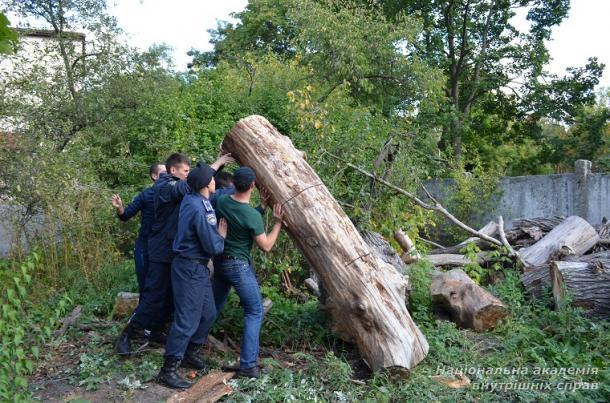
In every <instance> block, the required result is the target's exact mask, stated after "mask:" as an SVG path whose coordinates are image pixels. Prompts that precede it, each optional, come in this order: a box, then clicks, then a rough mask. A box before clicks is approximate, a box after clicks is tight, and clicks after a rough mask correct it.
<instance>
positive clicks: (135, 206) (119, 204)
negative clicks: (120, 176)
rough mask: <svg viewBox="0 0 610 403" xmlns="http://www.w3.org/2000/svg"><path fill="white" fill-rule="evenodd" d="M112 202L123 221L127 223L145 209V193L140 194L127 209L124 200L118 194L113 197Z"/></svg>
mask: <svg viewBox="0 0 610 403" xmlns="http://www.w3.org/2000/svg"><path fill="white" fill-rule="evenodd" d="M111 202H112V207H114V208H115V209H116V213H117V215H118V216H119V218H120V219H121V221H127V220H129V219H130V218H131V217H133V216H135V215H136V214H138V211H140V210H142V208H143V207H144V192H141V193H139V194H138V195H137V196H136V197H135V198H134V199H133V200H132V202H131V203H129V204H128V205H127V207H126V208H124V207H123V200H121V196H119V195H118V194H115V195H112V199H111Z"/></svg>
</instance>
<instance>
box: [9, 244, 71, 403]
mask: <svg viewBox="0 0 610 403" xmlns="http://www.w3.org/2000/svg"><path fill="white" fill-rule="evenodd" d="M40 265H41V261H40V256H39V255H38V254H37V253H33V254H31V255H29V256H28V257H27V258H26V259H25V260H23V261H21V262H13V264H11V262H8V261H2V262H0V269H1V270H2V271H1V272H0V284H2V289H3V290H4V291H3V293H2V296H1V297H0V308H1V312H0V340H1V342H0V343H1V345H0V347H1V348H0V362H1V363H2V364H1V365H0V399H1V400H3V401H29V400H30V398H31V395H30V392H29V390H28V380H27V376H28V375H30V374H31V373H32V371H33V370H34V364H35V362H36V360H38V358H39V357H40V346H41V344H43V343H44V342H45V341H46V340H47V339H48V338H49V337H50V336H51V331H52V329H54V327H55V325H56V323H57V321H58V320H59V319H60V318H61V317H62V316H63V315H64V314H65V312H66V310H67V309H68V307H69V305H70V304H71V301H70V299H69V298H67V297H66V296H65V295H64V296H62V297H61V298H59V300H58V301H57V304H55V305H54V307H53V308H51V309H46V310H45V311H47V312H45V313H44V315H41V311H42V310H43V309H44V308H40V307H37V306H36V305H35V304H34V303H33V302H32V301H31V298H30V290H31V287H32V273H33V272H34V271H36V270H37V269H38V268H39V267H40Z"/></svg>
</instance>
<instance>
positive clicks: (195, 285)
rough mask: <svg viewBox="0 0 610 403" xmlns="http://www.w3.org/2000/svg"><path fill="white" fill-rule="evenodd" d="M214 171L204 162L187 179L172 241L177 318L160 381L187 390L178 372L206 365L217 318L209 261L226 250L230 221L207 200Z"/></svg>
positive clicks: (166, 349) (166, 351) (187, 384)
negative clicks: (205, 349)
mask: <svg viewBox="0 0 610 403" xmlns="http://www.w3.org/2000/svg"><path fill="white" fill-rule="evenodd" d="M213 174H214V170H213V169H212V168H211V167H209V166H207V165H205V164H203V165H201V166H198V167H197V168H195V169H193V170H192V171H191V172H190V173H189V175H188V178H187V183H188V186H189V187H190V188H191V191H192V192H191V193H189V194H187V195H186V196H185V197H184V199H183V200H182V204H181V205H180V215H179V219H178V229H177V232H176V238H175V239H174V243H173V250H174V252H175V254H176V256H175V257H174V259H173V261H172V269H171V276H172V289H173V294H174V321H173V323H172V326H171V328H170V331H169V335H168V337H167V344H166V346H165V355H164V358H165V363H164V365H163V368H161V371H160V372H159V376H158V381H159V382H160V383H162V384H165V385H167V386H169V387H172V388H188V387H190V386H191V383H190V382H188V381H186V380H184V379H183V378H182V377H181V376H180V375H179V374H178V373H177V372H176V369H177V367H178V365H180V364H181V365H182V366H184V367H188V368H194V369H197V370H206V369H207V366H206V364H205V363H204V362H203V360H202V359H201V357H199V355H198V351H199V348H200V347H201V345H203V343H204V342H205V339H206V337H207V335H208V332H209V330H210V328H211V326H212V324H213V323H214V319H215V317H216V307H215V305H214V293H213V291H212V284H211V282H210V272H209V270H208V267H207V264H208V261H209V260H210V259H211V258H212V257H213V256H214V255H218V254H220V253H222V251H223V248H224V238H225V237H226V235H227V223H226V221H225V220H220V222H219V224H218V228H216V214H215V213H214V209H213V208H212V205H211V203H210V202H209V198H210V195H211V194H212V193H214V191H215V181H214V177H213Z"/></svg>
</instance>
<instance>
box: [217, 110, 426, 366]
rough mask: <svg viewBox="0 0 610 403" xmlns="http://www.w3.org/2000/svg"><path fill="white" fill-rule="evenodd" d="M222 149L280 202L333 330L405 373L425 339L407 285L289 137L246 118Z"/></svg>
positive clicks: (371, 360) (367, 355)
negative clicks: (312, 273) (313, 275)
mask: <svg viewBox="0 0 610 403" xmlns="http://www.w3.org/2000/svg"><path fill="white" fill-rule="evenodd" d="M222 148H223V150H224V151H226V152H230V153H232V154H233V156H234V157H235V158H236V159H237V160H238V161H239V162H240V163H241V164H243V165H247V166H250V167H251V168H252V169H254V171H255V172H256V175H257V182H258V183H260V184H261V185H262V186H264V187H265V188H267V189H268V190H269V193H270V194H271V195H272V199H273V200H272V201H273V202H275V203H281V204H282V205H283V207H284V221H285V222H286V223H287V230H288V233H289V234H290V236H291V238H292V239H293V241H294V243H295V244H296V245H297V246H298V247H299V249H300V250H301V251H302V252H303V254H304V255H305V258H306V259H307V260H308V262H309V264H310V266H312V267H313V268H314V269H315V271H316V272H317V273H318V275H319V276H320V279H321V280H322V281H321V282H322V284H323V286H324V289H325V290H326V292H327V294H328V297H327V299H326V309H327V311H328V312H329V314H330V316H331V318H332V319H333V322H334V329H333V330H335V331H336V332H338V333H342V334H343V335H346V336H349V337H350V338H351V339H352V340H353V341H354V342H355V343H356V345H357V346H358V349H359V351H360V355H361V356H362V358H363V359H364V360H365V362H366V363H367V364H368V365H369V367H371V368H372V369H373V370H378V369H382V368H388V369H390V368H391V369H396V370H397V372H404V370H408V369H411V368H413V367H414V366H415V365H417V363H419V362H420V361H421V360H423V359H424V357H425V356H426V354H427V353H428V343H427V341H426V339H425V337H424V335H423V334H422V333H421V331H420V330H419V328H418V327H417V325H416V324H415V323H414V322H413V320H412V318H411V316H410V315H409V312H408V311H407V309H406V304H405V299H404V298H405V297H404V296H405V289H406V286H407V282H406V281H405V280H404V278H403V277H402V276H401V275H400V274H399V273H398V272H397V271H396V270H394V269H393V268H392V267H391V266H390V265H389V264H387V263H385V262H384V261H383V260H382V259H380V258H378V257H377V256H376V255H375V254H374V253H372V251H371V249H370V248H369V246H368V245H367V244H366V243H365V242H364V240H363V239H362V237H361V236H360V234H359V233H358V231H357V230H356V227H355V226H354V224H353V223H352V222H351V221H350V220H349V218H348V217H347V215H346V214H345V213H344V212H343V210H342V209H341V207H340V206H339V204H338V203H337V202H336V201H335V199H334V198H333V197H332V195H331V194H330V192H329V191H328V189H327V188H326V186H324V184H323V183H322V181H321V180H320V178H319V177H318V175H317V174H316V173H315V172H314V170H313V169H312V168H311V167H310V166H309V164H307V162H306V161H305V160H303V158H302V156H301V155H302V153H300V152H298V151H297V150H296V149H295V148H294V146H293V145H292V142H291V141H290V139H289V138H288V137H286V136H283V135H282V134H280V133H279V132H278V131H277V129H275V128H274V127H273V126H272V125H271V124H270V123H269V122H268V121H267V120H266V119H265V118H263V117H261V116H250V117H248V118H245V119H242V120H240V121H239V122H238V123H237V124H236V125H235V126H234V127H233V128H232V129H231V131H230V132H229V134H228V135H227V137H226V138H225V140H224V142H223V146H222Z"/></svg>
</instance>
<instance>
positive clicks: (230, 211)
mask: <svg viewBox="0 0 610 403" xmlns="http://www.w3.org/2000/svg"><path fill="white" fill-rule="evenodd" d="M216 216H218V218H219V219H220V218H225V219H226V220H227V224H228V225H229V229H228V230H227V237H226V239H225V250H224V252H223V253H222V254H223V255H226V256H231V257H234V258H237V259H240V260H248V261H249V260H251V258H250V251H251V250H252V243H253V242H254V237H256V236H258V235H260V234H262V233H264V232H265V226H264V225H263V218H262V217H261V214H260V213H259V212H258V211H256V210H255V209H254V208H253V207H251V206H250V205H249V204H248V203H241V202H238V201H235V200H233V198H232V197H231V196H230V195H226V196H221V197H220V198H219V199H218V201H217V202H216Z"/></svg>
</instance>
